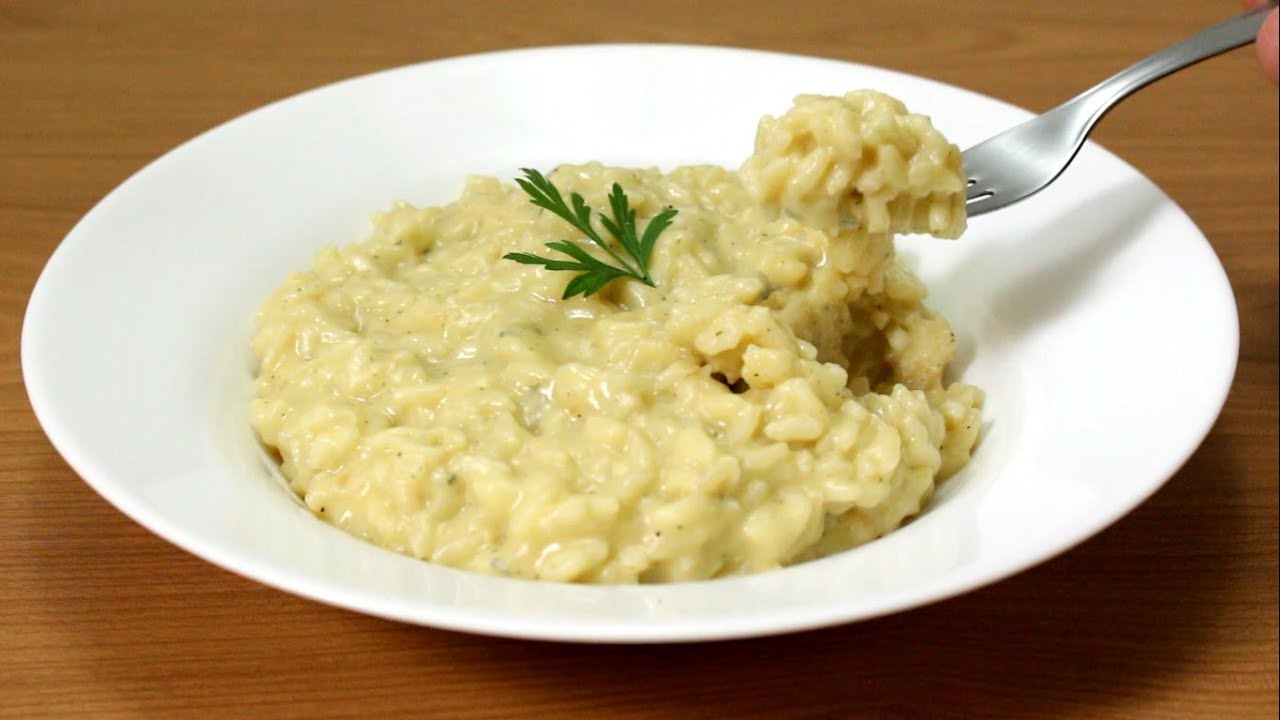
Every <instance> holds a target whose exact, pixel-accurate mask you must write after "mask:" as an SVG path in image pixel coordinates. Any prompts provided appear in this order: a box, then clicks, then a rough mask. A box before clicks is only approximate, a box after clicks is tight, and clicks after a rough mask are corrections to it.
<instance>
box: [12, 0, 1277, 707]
mask: <svg viewBox="0 0 1280 720" xmlns="http://www.w3.org/2000/svg"><path fill="white" fill-rule="evenodd" d="M1238 9H1239V6H1238V4H1237V3H1235V2H1232V1H1231V0H1213V1H1210V0H1134V1H1132V2H1117V1H1116V0H1087V1H1085V0H1075V1H1074V2H1070V3H1065V2H1064V3H1047V2H1026V1H1025V0H998V1H997V0H987V1H985V2H981V3H978V2H966V3H954V2H941V1H940V0H939V1H935V2H928V1H926V0H892V1H890V0H884V1H883V2H877V3H855V2H811V1H809V0H790V1H789V2H768V3H766V2H726V1H720V0H714V1H709V0H704V1H703V2H699V3H692V2H676V1H674V0H671V1H667V0H644V1H642V0H632V1H631V2H626V3H621V2H617V3H614V2H594V3H586V2H584V3H554V2H544V3H536V4H535V3H510V4H508V3H501V2H495V1H487V2H480V1H476V2H465V1H464V0H455V1H450V2H407V1H406V2H396V3H378V4H376V5H374V6H373V7H366V6H365V4H363V3H348V2H324V3H319V2H304V1H302V0H290V1H287V2H286V1H283V0H276V1H265V2H257V3H248V2H236V3H226V2H215V1H213V0H204V1H201V2H176V1H175V2H164V1H162V0H155V1H153V2H142V1H131V2H123V1H120V2H106V1H105V0H103V1H100V2H90V1H87V0H86V1H84V2H61V1H55V0H50V1H47V2H46V1H44V0H29V1H25V2H23V1H18V2H15V1H13V0H0V716H4V717H14V718H31V717H38V716H57V717H68V716H85V717H144V718H170V717H202V718H203V717H210V716H224V715H225V716H232V717H245V718H248V717H264V718H265V717H276V716H279V717H300V718H310V717H322V716H350V717H355V716H362V717H364V716H368V717H390V716H394V715H399V714H404V715H415V716H419V717H450V718H479V717H483V718H515V717H546V718H564V719H566V720H567V719H568V718H602V717H647V718H695V717H730V718H763V717H770V718H771V717H808V718H837V717H838V718H947V717H957V718H960V717H992V718H1039V717H1066V718H1108V717H1118V718H1274V717H1275V716H1276V711H1277V619H1276V618H1277V581H1276V577H1277V490H1276V481H1277V333H1276V326H1277V319H1276V302H1277V229H1276V208H1277V190H1276V188H1277V111H1276V90H1275V89H1274V88H1273V87H1271V86H1269V85H1268V84H1267V83H1266V81H1265V80H1264V79H1263V78H1262V77H1261V75H1260V73H1259V72H1258V71H1257V69H1256V67H1255V63H1254V58H1253V54H1252V51H1251V50H1245V51H1239V52H1236V53H1233V54H1231V55H1228V56H1225V57H1222V58H1219V59H1217V60H1215V61H1212V62H1209V63H1205V64H1203V65H1200V66H1198V67H1195V68H1193V69H1191V70H1189V71H1187V72H1184V73H1182V74H1180V75H1178V76H1176V77H1174V78H1171V79H1169V80H1166V81H1164V82H1163V83H1161V84H1158V85H1156V86H1153V87H1152V88H1150V89H1148V90H1146V91H1144V92H1143V93H1141V94H1139V95H1138V96H1136V97H1135V98H1134V99H1132V100H1130V101H1129V102H1127V103H1126V104H1124V105H1122V106H1121V107H1120V108H1119V109H1118V110H1116V111H1115V112H1114V113H1113V114H1112V115H1111V116H1109V117H1108V118H1107V120H1106V121H1105V122H1104V123H1103V124H1102V126H1101V128H1100V130H1099V131H1098V133H1097V134H1096V136H1095V137H1096V139H1098V140H1099V141H1101V142H1102V143H1103V144H1104V145H1106V146H1107V147H1109V148H1110V149H1111V150H1114V151H1116V152H1117V153H1119V154H1120V155H1121V156H1122V157H1124V158H1125V159H1127V160H1129V161H1130V162H1132V163H1133V164H1134V165H1136V166H1137V167H1138V168H1139V169H1140V170H1142V171H1143V172H1144V173H1146V174H1147V175H1149V176H1150V177H1151V178H1152V179H1153V180H1154V181H1155V182H1156V183H1157V184H1159V185H1160V186H1161V187H1163V188H1164V189H1165V190H1166V191H1167V192H1168V193H1169V194H1170V195H1172V197H1173V198H1174V199H1175V200H1176V201H1177V202H1178V203H1180V204H1181V205H1182V207H1184V208H1185V209H1186V210H1187V212H1188V213H1190V215H1191V217H1192V218H1193V219H1194V220H1195V221H1196V222H1197V223H1198V224H1199V225H1200V227H1201V228H1203V230H1204V232H1205V233H1206V234H1207V235H1208V237H1209V238H1210V239H1211V240H1212V242H1213V244H1214V246H1215V247H1216V248H1217V250H1218V252H1219V254H1220V256H1221V258H1222V261H1223V263H1224V264H1225V265H1226V268H1227V271H1228V273H1229V274H1230V278H1231V282H1232V284H1233V286H1234V288H1235V292H1236V298H1237V300H1238V302H1239V306H1240V313H1241V330H1242V341H1241V352H1240V368H1239V372H1238V374H1237V376H1236V381H1235V386H1234V390H1233V391H1232V393H1231V396H1230V399H1229V401H1228V402H1227V406H1226V410H1225V412H1224V413H1223V415H1222V417H1221V419H1220V420H1219V421H1218V423H1217V426H1216V428H1215V429H1214V430H1213V432H1212V434H1210V436H1209V438H1208V440H1206V441H1205V443H1204V445H1203V446H1202V447H1201V448H1200V450H1199V451H1198V452H1197V453H1196V454H1195V456H1194V457H1193V458H1192V459H1191V460H1190V462H1189V463H1188V464H1187V465H1186V467H1185V468H1183V469H1182V471H1181V472H1179V473H1178V474H1177V475H1176V476H1175V477H1174V478H1173V479H1172V480H1171V481H1170V482H1169V484H1168V485H1167V486H1166V487H1165V488H1164V489H1163V490H1161V491H1160V492H1159V493H1158V494H1157V495H1156V496H1155V497H1154V498H1153V499H1152V500H1151V501H1149V502H1147V503H1146V504H1145V505H1143V506H1142V507H1141V508H1139V509H1138V510H1137V511H1135V512H1134V513H1132V514H1131V515H1130V516H1128V517H1126V518H1125V519H1124V520H1122V521H1121V522H1119V523H1118V524H1116V525H1115V526H1114V527H1112V528H1111V529H1109V530H1107V531H1105V532H1104V533H1102V534H1101V535H1100V536H1098V537H1096V538H1094V539H1092V540H1090V541H1088V542H1087V543H1085V544H1084V545H1082V546H1081V547H1079V548H1076V549H1075V550H1072V551H1071V552H1069V553H1067V554H1066V555H1064V556H1062V557H1060V558H1058V559H1056V560H1053V561H1051V562H1048V563H1046V564H1044V565H1042V566H1040V567H1038V568H1035V569H1033V570H1030V571H1028V572H1025V573H1023V574H1021V575H1019V576H1017V577H1015V578H1013V579H1010V580H1007V581H1004V582H1001V583H999V584H997V585H995V586H992V587H989V588H986V589H983V590H979V591H977V592H974V593H971V594H969V595H966V596H964V597H961V598H958V599H955V600H951V601H949V602H944V603H941V604H937V605H934V606H931V607H927V608H923V609H920V610H916V611H913V612H907V613H903V614H899V615H895V616H892V617H887V618H883V619H880V620H875V621H871V622H864V623H860V624H855V625H850V626H846V627H839V628H835V629H830V630H825V631H819V632H810V633H806V634H800V635H793V636H785V637H778V638H771V639H763V640H753V641H739V642H727V643H717V644H704V645H688V646H669V647H608V646H605V647H596V646H575V645H556V644H548V643H534V642H519V641H507V640H498V639H490V638H482V637H472V636H468V635H462V634H456V633H450V632H443V631H434V630H428V629H422V628H417V627H410V626H406V625H399V624H396V623H391V622H386V621H382V620H377V619H373V618H369V617H364V616H361V615H357V614H354V613H350V612H345V611H341V610H335V609H331V608H328V607H325V606H321V605H318V604H316V603H312V602H308V601H305V600H301V599H298V598H295V597H293V596H290V595H286V594H284V593H281V592H277V591H275V590H270V589H267V588H265V587H262V586H260V585H257V584H255V583H253V582H250V581H247V580H244V579H241V578H240V577H237V576H234V575H231V574H229V573H226V572H223V571H221V570H219V569H217V568H215V567H213V566H211V565H209V564H207V563H205V562H203V561H201V560H198V559H196V558H194V557H192V556H190V555H188V554H186V553H185V552H183V551H181V550H178V549H177V548H175V547H173V546H171V545H169V544H168V543H166V542H165V541H163V540H161V539H159V538H157V537H154V536H152V535H150V534H149V533H147V532H146V531H144V530H142V529H141V528H139V527H138V526H137V525H135V524H134V523H133V522H131V521H130V520H128V519H126V518H125V517H124V516H123V515H121V514H120V513H119V512H117V511H116V510H115V509H113V508H112V507H110V506H109V505H108V504H107V503H105V502H104V501H103V500H101V499H100V498H99V497H98V496H97V495H95V494H94V493H93V492H92V491H91V490H90V489H89V488H88V487H87V486H86V485H84V484H83V483H82V482H80V481H79V480H78V479H77V477H76V476H75V474H74V473H72V471H71V470H70V469H68V467H67V466H66V465H65V464H64V463H63V461H62V460H61V459H60V458H59V457H58V455H57V454H56V453H55V452H54V451H53V449H52V448H51V447H50V445H49V443H48V442H47V440H46V439H45V436H44V434H43V433H42V431H41V429H40V427H39V426H38V425H37V424H36V421H35V419H34V417H33V416H32V414H31V411H30V408H29V406H28V405H27V400H26V395H25V393H24V391H23V386H22V381H21V374H20V368H19V361H18V338H19V330H20V325H21V320H22V313H23V309H24V307H25V303H26V299H27V295H28V293H29V291H30V289H31V287H32V284H33V283H34V282H35V279H36V276H37V274H38V273H39V271H40V269H41V267H42V265H43V264H44V262H45V260H46V258H47V257H48V256H49V254H50V252H52V251H53V249H54V247H55V246H56V245H57V243H58V241H59V240H60V239H61V238H62V236H63V235H64V234H65V233H66V232H67V231H68V230H69V229H70V228H71V226H72V224H73V223H75V221H76V220H77V218H79V217H80V216H81V215H82V214H83V213H84V212H86V211H87V210H88V209H89V208H90V207H91V206H92V205H93V204H94V203H95V202H96V201H97V200H98V199H99V198H101V197H102V196H103V194H105V193H106V192H107V191H109V190H110V189H111V188H112V187H113V186H115V185H116V184H117V183H119V182H121V181H122V180H124V179H125V178H126V177H127V176H128V175H130V174H131V173H132V172H133V171H135V170H137V169H138V168H139V167H140V166H142V165H143V164H144V163H146V162H148V161H150V160H151V159H153V158H154V157H156V156H158V155H160V154H161V153H164V152H165V151H167V150H169V149H170V148H172V147H173V146H174V145H176V144H177V143H179V142H180V141H182V140H184V139H186V138H188V137H190V136H192V135H194V134H196V133H199V132H201V131H203V130H205V129H207V128H209V127H211V126H213V125H215V124H217V123H220V122H222V121H223V120H226V119H228V118H231V117H233V116H235V115H238V114H240V113H242V112H245V111H247V110H249V109H251V108H254V107H256V106H258V105H260V104H263V103H265V102H268V101H270V100H274V99H277V98H280V97H282V96H286V95H289V94H292V93H295V92H297V91H300V90H303V89H305V88H309V87H312V86H315V85H318V84H323V83H327V82H330V81H333V80H337V79H340V78H346V77H349V76H352V75H356V74H360V73H364V72H368V71H372V70H377V69H381V68H386V67H390V66H395V65H400V64H404V63H412V62H416V61H420V60H425V59H430V58H439V57H445V56H450V55H457V54H461V53H471V52H477V51H484V50H492V49H497V48H508V47H518V46H531V45H545V44H560V43H582V42H602V41H661V42H688V43H711V44H725V45H741V46H748V47H757V48H767V49H775V50H784V51H790V52H798V53H806V54H813V55H823V56H830V57H834V58H842V59H847V60H853V61H859V62H865V63H870V64H875V65H880V66H885V67H890V68H895V69H899V70H903V71H906V72H910V73H917V74H920V75H924V76H928V77H932V78H936V79H938V80H942V81H945V82H950V83H955V84H959V85H964V86H967V87H970V88H973V89H975V90H978V91H980V92H984V93H988V94H991V95H994V96H997V97H1001V98H1004V99H1007V100H1009V101H1012V102H1014V103H1016V104H1019V105H1022V106H1025V107H1028V108H1033V109H1044V108H1048V107H1050V106H1051V105H1053V104H1055V103H1056V102H1058V101H1060V100H1062V99H1064V98H1065V97H1066V96H1067V95H1068V94H1069V93H1072V92H1074V91H1076V90H1079V89H1082V88H1084V87H1086V86H1088V85H1090V84H1092V83H1093V82H1094V81H1095V80H1097V79H1099V78H1101V77H1103V76H1104V75H1106V74H1108V73H1109V72H1111V71H1113V70H1116V69H1118V68H1120V67H1121V66H1123V65H1125V64H1127V63H1128V62H1129V61H1132V60H1134V59H1136V58H1137V57H1138V56H1139V55H1140V54H1142V53H1144V52H1145V51H1147V50H1153V49H1155V48H1158V47H1160V46H1162V45H1164V44H1166V43H1168V42H1171V41H1173V40H1176V39H1179V38H1181V37H1182V36H1184V35H1186V34H1189V33H1190V32H1192V31H1194V30H1197V29H1199V28H1201V27H1203V26H1207V25H1208V24H1210V23H1212V22H1216V21H1217V20H1219V19H1221V18H1223V17H1225V16H1226V15H1228V14H1230V13H1234V12H1236V11H1237V10H1238ZM1117 360H1118V361H1119V362H1123V361H1124V359H1123V358H1118V359H1117ZM1189 380H1190V381H1194V379H1189ZM1169 390H1170V392H1175V393H1176V392H1177V391H1178V390H1177V388H1176V387H1172V388H1170V389H1169Z"/></svg>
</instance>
